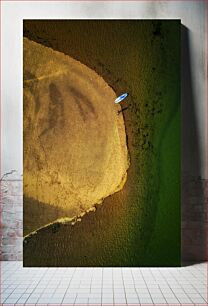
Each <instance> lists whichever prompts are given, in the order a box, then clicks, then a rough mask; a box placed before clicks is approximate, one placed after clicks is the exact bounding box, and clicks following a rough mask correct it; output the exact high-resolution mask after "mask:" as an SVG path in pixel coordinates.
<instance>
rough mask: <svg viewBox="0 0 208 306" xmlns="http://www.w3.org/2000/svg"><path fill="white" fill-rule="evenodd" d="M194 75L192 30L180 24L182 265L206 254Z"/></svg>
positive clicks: (197, 259)
mask: <svg viewBox="0 0 208 306" xmlns="http://www.w3.org/2000/svg"><path fill="white" fill-rule="evenodd" d="M193 87H194V76H193V71H192V69H191V50H190V30H189V29H188V28H187V27H185V26H184V25H182V27H181V105H182V123H181V124H182V152H181V153H182V156H181V161H182V165H181V171H182V173H181V175H182V180H181V182H182V186H181V213H182V214H181V217H182V220H181V221H182V227H181V252H182V254H181V260H182V265H183V266H184V265H187V264H191V263H196V262H202V261H203V260H204V259H205V258H206V247H205V244H206V229H205V223H204V220H203V215H204V211H205V197H204V194H203V192H204V180H203V179H202V178H201V177H200V171H201V169H202V166H203V165H202V159H201V153H202V152H200V147H199V136H200V135H199V123H198V122H197V117H196V109H195V108H196V105H197V101H195V99H196V96H195V95H194V90H193Z"/></svg>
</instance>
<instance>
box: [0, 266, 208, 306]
mask: <svg viewBox="0 0 208 306" xmlns="http://www.w3.org/2000/svg"><path fill="white" fill-rule="evenodd" d="M1 283H2V284H1V302H0V304H1V305H2V303H3V305H7V306H8V304H9V305H13V304H21V305H22V304H25V305H35V304H39V305H40V304H41V305H49V304H53V305H55V304H57V305H61V304H63V305H64V304H65V305H71V304H72V305H73V304H81V305H86V304H87V305H101V304H102V305H107V304H108V305H145V304H146V305H147V304H151V305H152V304H159V305H161V304H169V305H176V304H177V305H179V304H181V305H185V304H189V305H207V265H206V264H196V265H192V266H187V267H182V268H23V267H22V262H11V261H10V262H1Z"/></svg>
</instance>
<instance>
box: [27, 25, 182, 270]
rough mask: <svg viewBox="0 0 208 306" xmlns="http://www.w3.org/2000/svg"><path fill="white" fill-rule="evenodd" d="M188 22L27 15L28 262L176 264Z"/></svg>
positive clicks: (40, 264)
mask: <svg viewBox="0 0 208 306" xmlns="http://www.w3.org/2000/svg"><path fill="white" fill-rule="evenodd" d="M180 29H181V23H180V20H24V22H23V33H24V37H23V119H24V120H23V121H24V126H23V142H24V178H23V180H24V203H23V205H24V240H23V252H24V266H26V267H33V266H34V267H73V266H78V267H121V266H126V267H138V266H180V230H181V228H180V220H181V219H180V119H181V110H180Z"/></svg>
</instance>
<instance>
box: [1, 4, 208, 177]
mask: <svg viewBox="0 0 208 306" xmlns="http://www.w3.org/2000/svg"><path fill="white" fill-rule="evenodd" d="M205 10H206V7H205V2H203V1H126V2H124V1H87V2H85V1H80V2H79V1H65V2H62V1H57V2H56V1H50V2H49V1H48V2H46V1H45V2H44V1H35V2H34V1H33V2H30V1H8V2H7V1H3V3H2V14H1V15H2V41H1V46H2V47H1V48H2V78H1V79H2V92H1V105H2V110H1V131H2V146H1V152H2V154H1V168H2V169H1V177H2V175H4V174H5V173H6V172H10V171H11V170H12V169H14V170H16V171H17V172H16V173H13V174H12V175H10V176H8V179H17V178H20V176H21V174H22V172H23V169H22V167H23V149H22V146H23V139H22V138H23V137H22V136H23V131H22V117H23V112H22V104H23V103H22V32H23V29H22V21H23V19H53V18H55V19H60V18H61V19H62V18H64V19H76V18H86V19H90V18H94V19H103V18H105V19H109V18H111V19H121V18H125V19H130V18H133V19H181V21H182V24H183V25H185V26H186V27H187V28H188V29H189V31H188V32H189V43H190V69H191V74H192V78H191V81H192V86H193V90H192V91H193V104H194V105H193V109H194V116H195V119H196V129H197V135H198V147H199V148H198V149H199V152H200V160H201V161H200V163H199V167H198V169H195V170H193V172H194V173H191V172H192V170H191V167H190V168H189V167H188V166H187V169H190V170H188V172H189V173H188V174H189V175H195V176H196V175H201V177H202V178H207V174H208V173H207V172H206V170H205V169H207V167H206V147H207V141H206V139H207V134H206V131H207V98H206V82H207V80H206V78H205V76H206V71H205V51H206V41H205V37H206V36H205ZM186 105H188V104H186ZM189 123H190V125H191V124H192V122H189ZM185 137H186V135H185ZM189 137H191V135H189ZM187 153H188V152H187ZM197 172H198V173H197Z"/></svg>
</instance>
